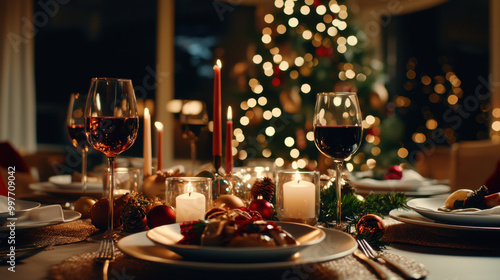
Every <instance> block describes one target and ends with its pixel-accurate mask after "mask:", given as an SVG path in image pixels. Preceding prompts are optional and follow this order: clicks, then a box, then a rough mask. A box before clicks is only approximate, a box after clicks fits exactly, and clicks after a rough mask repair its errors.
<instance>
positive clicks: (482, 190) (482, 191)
mask: <svg viewBox="0 0 500 280" xmlns="http://www.w3.org/2000/svg"><path fill="white" fill-rule="evenodd" d="M488 192H489V191H488V188H487V187H486V186H485V185H482V186H481V187H479V189H477V190H475V191H474V192H473V193H472V194H470V195H469V196H468V197H467V198H466V199H465V201H464V208H479V209H486V208H488V207H487V206H486V204H485V203H484V197H485V196H487V195H488Z"/></svg>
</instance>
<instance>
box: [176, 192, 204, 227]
mask: <svg viewBox="0 0 500 280" xmlns="http://www.w3.org/2000/svg"><path fill="white" fill-rule="evenodd" d="M190 185H191V183H189V184H188V186H187V189H188V191H189V192H186V193H184V194H181V195H179V196H177V197H176V198H175V216H176V222H178V223H181V222H185V221H197V220H200V219H204V218H205V212H206V209H205V204H206V200H205V196H204V195H203V194H201V193H198V192H194V191H191V190H189V186H190Z"/></svg>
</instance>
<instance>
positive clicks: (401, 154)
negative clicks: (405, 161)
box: [398, 148, 408, 158]
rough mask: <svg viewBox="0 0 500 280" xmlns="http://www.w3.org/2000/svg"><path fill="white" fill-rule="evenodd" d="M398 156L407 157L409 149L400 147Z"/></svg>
mask: <svg viewBox="0 0 500 280" xmlns="http://www.w3.org/2000/svg"><path fill="white" fill-rule="evenodd" d="M398 156H399V157H400V158H406V157H407V156H408V150H407V149H405V148H399V150H398Z"/></svg>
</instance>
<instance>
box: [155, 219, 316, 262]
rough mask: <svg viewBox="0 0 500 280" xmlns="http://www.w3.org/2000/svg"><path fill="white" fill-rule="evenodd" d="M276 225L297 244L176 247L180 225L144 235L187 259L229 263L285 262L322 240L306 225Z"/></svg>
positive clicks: (180, 237)
mask: <svg viewBox="0 0 500 280" xmlns="http://www.w3.org/2000/svg"><path fill="white" fill-rule="evenodd" d="M276 224H277V225H278V226H281V228H282V229H283V230H285V231H287V232H288V233H290V235H291V236H293V238H295V240H296V241H297V242H298V243H299V245H288V246H277V247H245V248H241V247H239V248H237V247H218V246H199V245H186V244H177V242H178V241H180V240H181V239H182V238H183V236H182V234H181V228H180V224H178V223H176V224H170V225H164V226H160V227H156V228H153V229H152V230H150V231H148V233H147V234H146V236H147V237H148V238H149V239H151V240H152V241H153V242H156V243H159V244H161V245H164V246H165V247H167V248H168V249H169V250H171V251H173V252H175V253H177V254H179V255H181V256H183V257H184V258H186V259H197V260H214V259H217V260H229V261H231V262H234V261H251V260H260V261H264V260H265V261H269V260H279V259H286V258H289V257H291V256H292V255H294V254H295V253H297V252H299V251H301V250H304V249H305V248H307V247H309V246H312V245H314V244H318V243H319V242H321V241H322V240H323V239H324V238H325V232H324V231H322V230H321V229H319V228H315V227H312V226H309V225H305V224H297V223H285V222H276Z"/></svg>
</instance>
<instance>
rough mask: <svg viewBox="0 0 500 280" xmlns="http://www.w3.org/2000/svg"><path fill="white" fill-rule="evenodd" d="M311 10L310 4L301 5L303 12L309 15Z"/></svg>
mask: <svg viewBox="0 0 500 280" xmlns="http://www.w3.org/2000/svg"><path fill="white" fill-rule="evenodd" d="M310 12H311V9H310V8H309V6H306V5H304V6H302V7H300V13H301V14H303V15H308V14H309V13H310Z"/></svg>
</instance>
